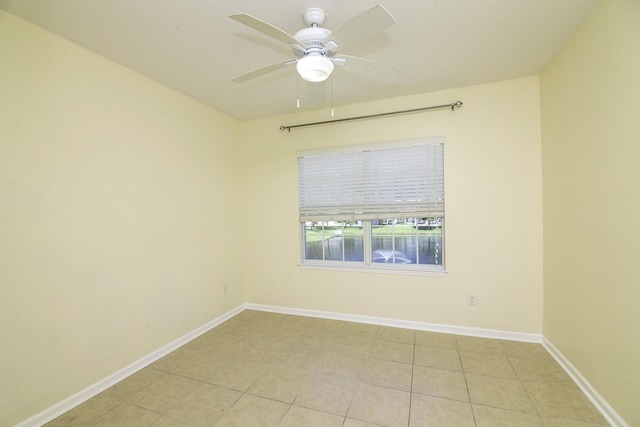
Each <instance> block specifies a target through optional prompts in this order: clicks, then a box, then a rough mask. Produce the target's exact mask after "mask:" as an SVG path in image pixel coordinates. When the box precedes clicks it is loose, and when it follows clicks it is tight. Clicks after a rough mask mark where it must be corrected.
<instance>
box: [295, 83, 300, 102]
mask: <svg viewBox="0 0 640 427" xmlns="http://www.w3.org/2000/svg"><path fill="white" fill-rule="evenodd" d="M296 108H300V77H296Z"/></svg>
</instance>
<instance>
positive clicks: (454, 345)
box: [416, 331, 458, 350]
mask: <svg viewBox="0 0 640 427" xmlns="http://www.w3.org/2000/svg"><path fill="white" fill-rule="evenodd" d="M416 345H424V346H427V347H439V348H448V349H449V350H457V349H458V340H457V339H456V335H453V334H442V333H440V332H429V331H416Z"/></svg>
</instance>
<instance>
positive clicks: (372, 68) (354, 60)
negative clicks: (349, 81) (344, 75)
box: [332, 55, 402, 83]
mask: <svg viewBox="0 0 640 427" xmlns="http://www.w3.org/2000/svg"><path fill="white" fill-rule="evenodd" d="M332 60H333V63H334V64H335V65H337V66H340V67H344V69H345V70H346V71H349V72H352V73H354V74H358V75H360V76H363V77H367V78H370V79H374V80H379V81H382V82H385V83H395V82H396V81H398V79H400V77H401V76H402V71H400V70H398V69H395V68H393V67H390V66H388V65H385V64H382V63H380V62H376V61H372V60H370V59H365V58H360V57H357V56H350V55H336V56H335V59H332Z"/></svg>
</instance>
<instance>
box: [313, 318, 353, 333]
mask: <svg viewBox="0 0 640 427" xmlns="http://www.w3.org/2000/svg"><path fill="white" fill-rule="evenodd" d="M346 323H347V322H343V321H341V320H333V319H314V320H313V321H312V323H311V325H310V326H309V327H308V328H307V331H309V332H311V333H312V334H320V335H321V334H326V333H332V334H336V335H337V334H340V333H342V330H343V329H344V326H345V325H346Z"/></svg>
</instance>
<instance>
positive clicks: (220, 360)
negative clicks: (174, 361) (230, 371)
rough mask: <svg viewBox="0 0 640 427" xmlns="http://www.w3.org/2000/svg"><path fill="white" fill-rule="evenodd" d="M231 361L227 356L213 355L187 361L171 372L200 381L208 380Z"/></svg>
mask: <svg viewBox="0 0 640 427" xmlns="http://www.w3.org/2000/svg"><path fill="white" fill-rule="evenodd" d="M229 363H231V362H230V361H229V359H228V358H227V357H226V356H225V357H223V356H222V355H220V354H218V357H213V356H211V357H209V358H207V359H204V358H203V359H201V360H197V361H185V363H182V364H180V365H178V367H177V368H175V369H173V370H172V371H171V373H172V374H175V375H180V376H183V377H187V378H191V379H194V380H198V381H207V380H208V379H209V378H211V377H212V376H213V374H215V373H216V372H217V371H218V370H219V369H222V368H223V367H225V366H227V365H229Z"/></svg>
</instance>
